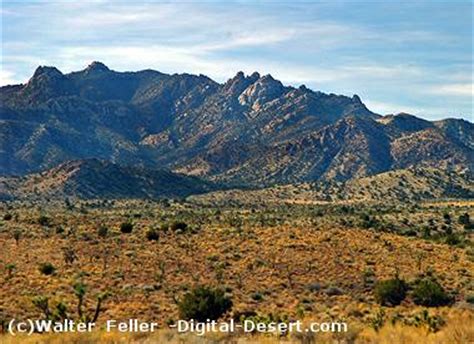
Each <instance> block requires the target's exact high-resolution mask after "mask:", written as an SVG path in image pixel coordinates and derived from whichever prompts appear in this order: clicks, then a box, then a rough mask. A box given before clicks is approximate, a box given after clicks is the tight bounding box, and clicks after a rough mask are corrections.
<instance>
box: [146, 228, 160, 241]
mask: <svg viewBox="0 0 474 344" xmlns="http://www.w3.org/2000/svg"><path fill="white" fill-rule="evenodd" d="M146 238H147V239H148V240H150V241H156V240H158V239H159V238H160V234H159V233H158V231H157V230H156V229H149V230H148V232H146Z"/></svg>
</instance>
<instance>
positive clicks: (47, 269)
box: [39, 263, 56, 276]
mask: <svg viewBox="0 0 474 344" xmlns="http://www.w3.org/2000/svg"><path fill="white" fill-rule="evenodd" d="M39 271H40V272H41V273H42V274H43V275H48V276H49V275H52V274H53V273H54V272H55V271H56V268H55V267H54V265H53V264H51V263H43V264H41V265H40V267H39Z"/></svg>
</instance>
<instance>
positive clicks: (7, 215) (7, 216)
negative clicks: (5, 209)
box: [3, 213, 13, 221]
mask: <svg viewBox="0 0 474 344" xmlns="http://www.w3.org/2000/svg"><path fill="white" fill-rule="evenodd" d="M12 218H13V215H12V214H10V213H6V214H5V215H3V219H4V220H5V221H10V220H11V219H12Z"/></svg>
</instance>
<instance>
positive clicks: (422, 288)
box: [413, 277, 452, 307]
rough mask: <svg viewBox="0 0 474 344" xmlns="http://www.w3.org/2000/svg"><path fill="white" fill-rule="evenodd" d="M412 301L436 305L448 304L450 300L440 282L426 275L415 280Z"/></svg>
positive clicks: (419, 303) (430, 305)
mask: <svg viewBox="0 0 474 344" xmlns="http://www.w3.org/2000/svg"><path fill="white" fill-rule="evenodd" d="M413 301H414V302H415V304H417V305H419V306H425V307H438V306H445V305H448V304H449V303H451V301H452V300H451V297H450V296H449V295H448V294H447V293H446V292H445V291H444V288H443V287H442V286H441V284H439V283H438V282H437V281H436V280H434V279H432V278H428V277H426V278H423V279H421V280H418V281H416V282H415V287H414V289H413Z"/></svg>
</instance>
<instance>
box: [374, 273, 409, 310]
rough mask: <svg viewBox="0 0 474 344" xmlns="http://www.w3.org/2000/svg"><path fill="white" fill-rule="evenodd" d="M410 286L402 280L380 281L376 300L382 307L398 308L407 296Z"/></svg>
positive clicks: (377, 286)
mask: <svg viewBox="0 0 474 344" xmlns="http://www.w3.org/2000/svg"><path fill="white" fill-rule="evenodd" d="M407 290H408V286H407V284H406V283H405V281H403V280H402V279H400V278H393V279H389V280H384V281H379V282H377V283H376V284H375V289H374V293H375V299H376V300H377V302H378V303H380V304H381V305H382V306H397V305H399V304H400V303H401V302H402V301H403V300H404V299H405V297H406V295H407Z"/></svg>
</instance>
